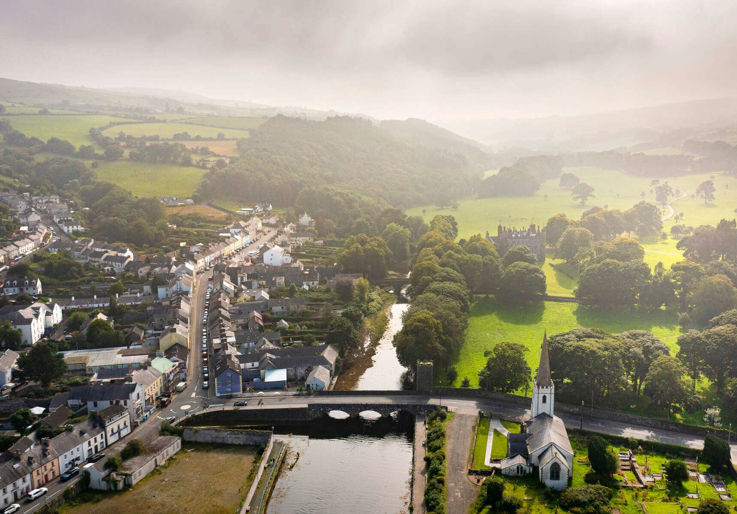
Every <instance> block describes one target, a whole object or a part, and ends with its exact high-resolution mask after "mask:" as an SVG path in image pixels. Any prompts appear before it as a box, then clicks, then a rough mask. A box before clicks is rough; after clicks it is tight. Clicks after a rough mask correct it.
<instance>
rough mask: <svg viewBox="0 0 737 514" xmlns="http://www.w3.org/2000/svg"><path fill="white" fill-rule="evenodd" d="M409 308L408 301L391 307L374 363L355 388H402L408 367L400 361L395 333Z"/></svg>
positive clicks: (384, 389)
mask: <svg viewBox="0 0 737 514" xmlns="http://www.w3.org/2000/svg"><path fill="white" fill-rule="evenodd" d="M407 309H409V304H408V303H395V304H394V305H392V306H391V308H390V309H389V323H388V324H387V327H386V330H385V331H384V335H383V336H381V339H380V340H379V342H378V344H377V345H376V353H374V356H373V358H372V362H373V364H372V365H371V367H370V368H368V369H366V371H364V373H363V375H361V378H359V379H358V383H357V384H356V387H355V388H354V389H356V390H363V391H366V390H380V391H394V390H399V389H402V374H403V373H404V372H405V371H406V368H405V367H404V366H402V365H401V364H400V363H399V359H397V351H396V349H395V348H394V335H395V334H396V333H397V332H399V331H400V330H401V329H402V316H403V315H404V313H405V312H407Z"/></svg>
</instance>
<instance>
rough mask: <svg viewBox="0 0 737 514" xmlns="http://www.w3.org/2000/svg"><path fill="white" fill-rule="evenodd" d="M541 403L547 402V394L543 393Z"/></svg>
mask: <svg viewBox="0 0 737 514" xmlns="http://www.w3.org/2000/svg"><path fill="white" fill-rule="evenodd" d="M543 403H548V396H547V395H546V394H544V395H543Z"/></svg>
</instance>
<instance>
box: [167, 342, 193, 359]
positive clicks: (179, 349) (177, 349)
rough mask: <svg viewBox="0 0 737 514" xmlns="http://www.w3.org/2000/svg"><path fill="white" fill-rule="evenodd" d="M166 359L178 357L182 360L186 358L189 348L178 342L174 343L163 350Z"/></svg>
mask: <svg viewBox="0 0 737 514" xmlns="http://www.w3.org/2000/svg"><path fill="white" fill-rule="evenodd" d="M164 355H166V358H167V359H178V360H180V361H182V362H184V361H186V360H187V356H188V355H189V350H188V349H187V348H185V347H184V346H182V345H181V344H179V343H174V344H173V345H171V346H170V347H169V348H167V349H166V351H164Z"/></svg>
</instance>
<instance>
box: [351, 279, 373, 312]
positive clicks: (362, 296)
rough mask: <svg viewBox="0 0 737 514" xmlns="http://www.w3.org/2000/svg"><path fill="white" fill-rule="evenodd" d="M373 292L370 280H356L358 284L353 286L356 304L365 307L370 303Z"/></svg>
mask: <svg viewBox="0 0 737 514" xmlns="http://www.w3.org/2000/svg"><path fill="white" fill-rule="evenodd" d="M370 290H371V284H370V283H369V281H368V280H366V279H365V278H363V277H361V278H359V279H358V280H356V284H355V285H354V286H353V297H354V298H355V300H356V303H358V304H359V305H361V306H363V305H366V303H367V302H368V297H369V292H370Z"/></svg>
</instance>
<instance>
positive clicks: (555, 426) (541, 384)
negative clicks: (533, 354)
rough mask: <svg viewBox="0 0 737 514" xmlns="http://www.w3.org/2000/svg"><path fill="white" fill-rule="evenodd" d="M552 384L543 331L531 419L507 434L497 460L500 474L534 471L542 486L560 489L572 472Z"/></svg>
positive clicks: (570, 450)
mask: <svg viewBox="0 0 737 514" xmlns="http://www.w3.org/2000/svg"><path fill="white" fill-rule="evenodd" d="M554 407H555V385H553V380H552V379H551V378H550V358H549V355H548V338H547V334H546V335H545V336H543V345H542V353H541V354H540V366H539V367H538V368H537V375H536V376H535V384H534V385H533V388H532V419H531V420H530V421H528V422H527V423H525V424H524V425H523V430H522V433H519V434H509V437H508V438H507V458H506V459H504V460H502V462H501V471H502V474H503V475H509V476H520V475H528V474H530V473H533V472H536V473H537V475H538V478H539V480H540V482H542V483H543V484H545V486H547V487H549V488H551V489H555V490H557V491H562V490H563V489H566V488H567V487H568V482H569V481H570V479H571V476H572V471H573V448H572V447H571V442H570V441H569V440H568V432H567V431H566V426H565V424H564V423H563V420H561V419H560V418H559V417H558V416H556V415H555V413H554Z"/></svg>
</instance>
